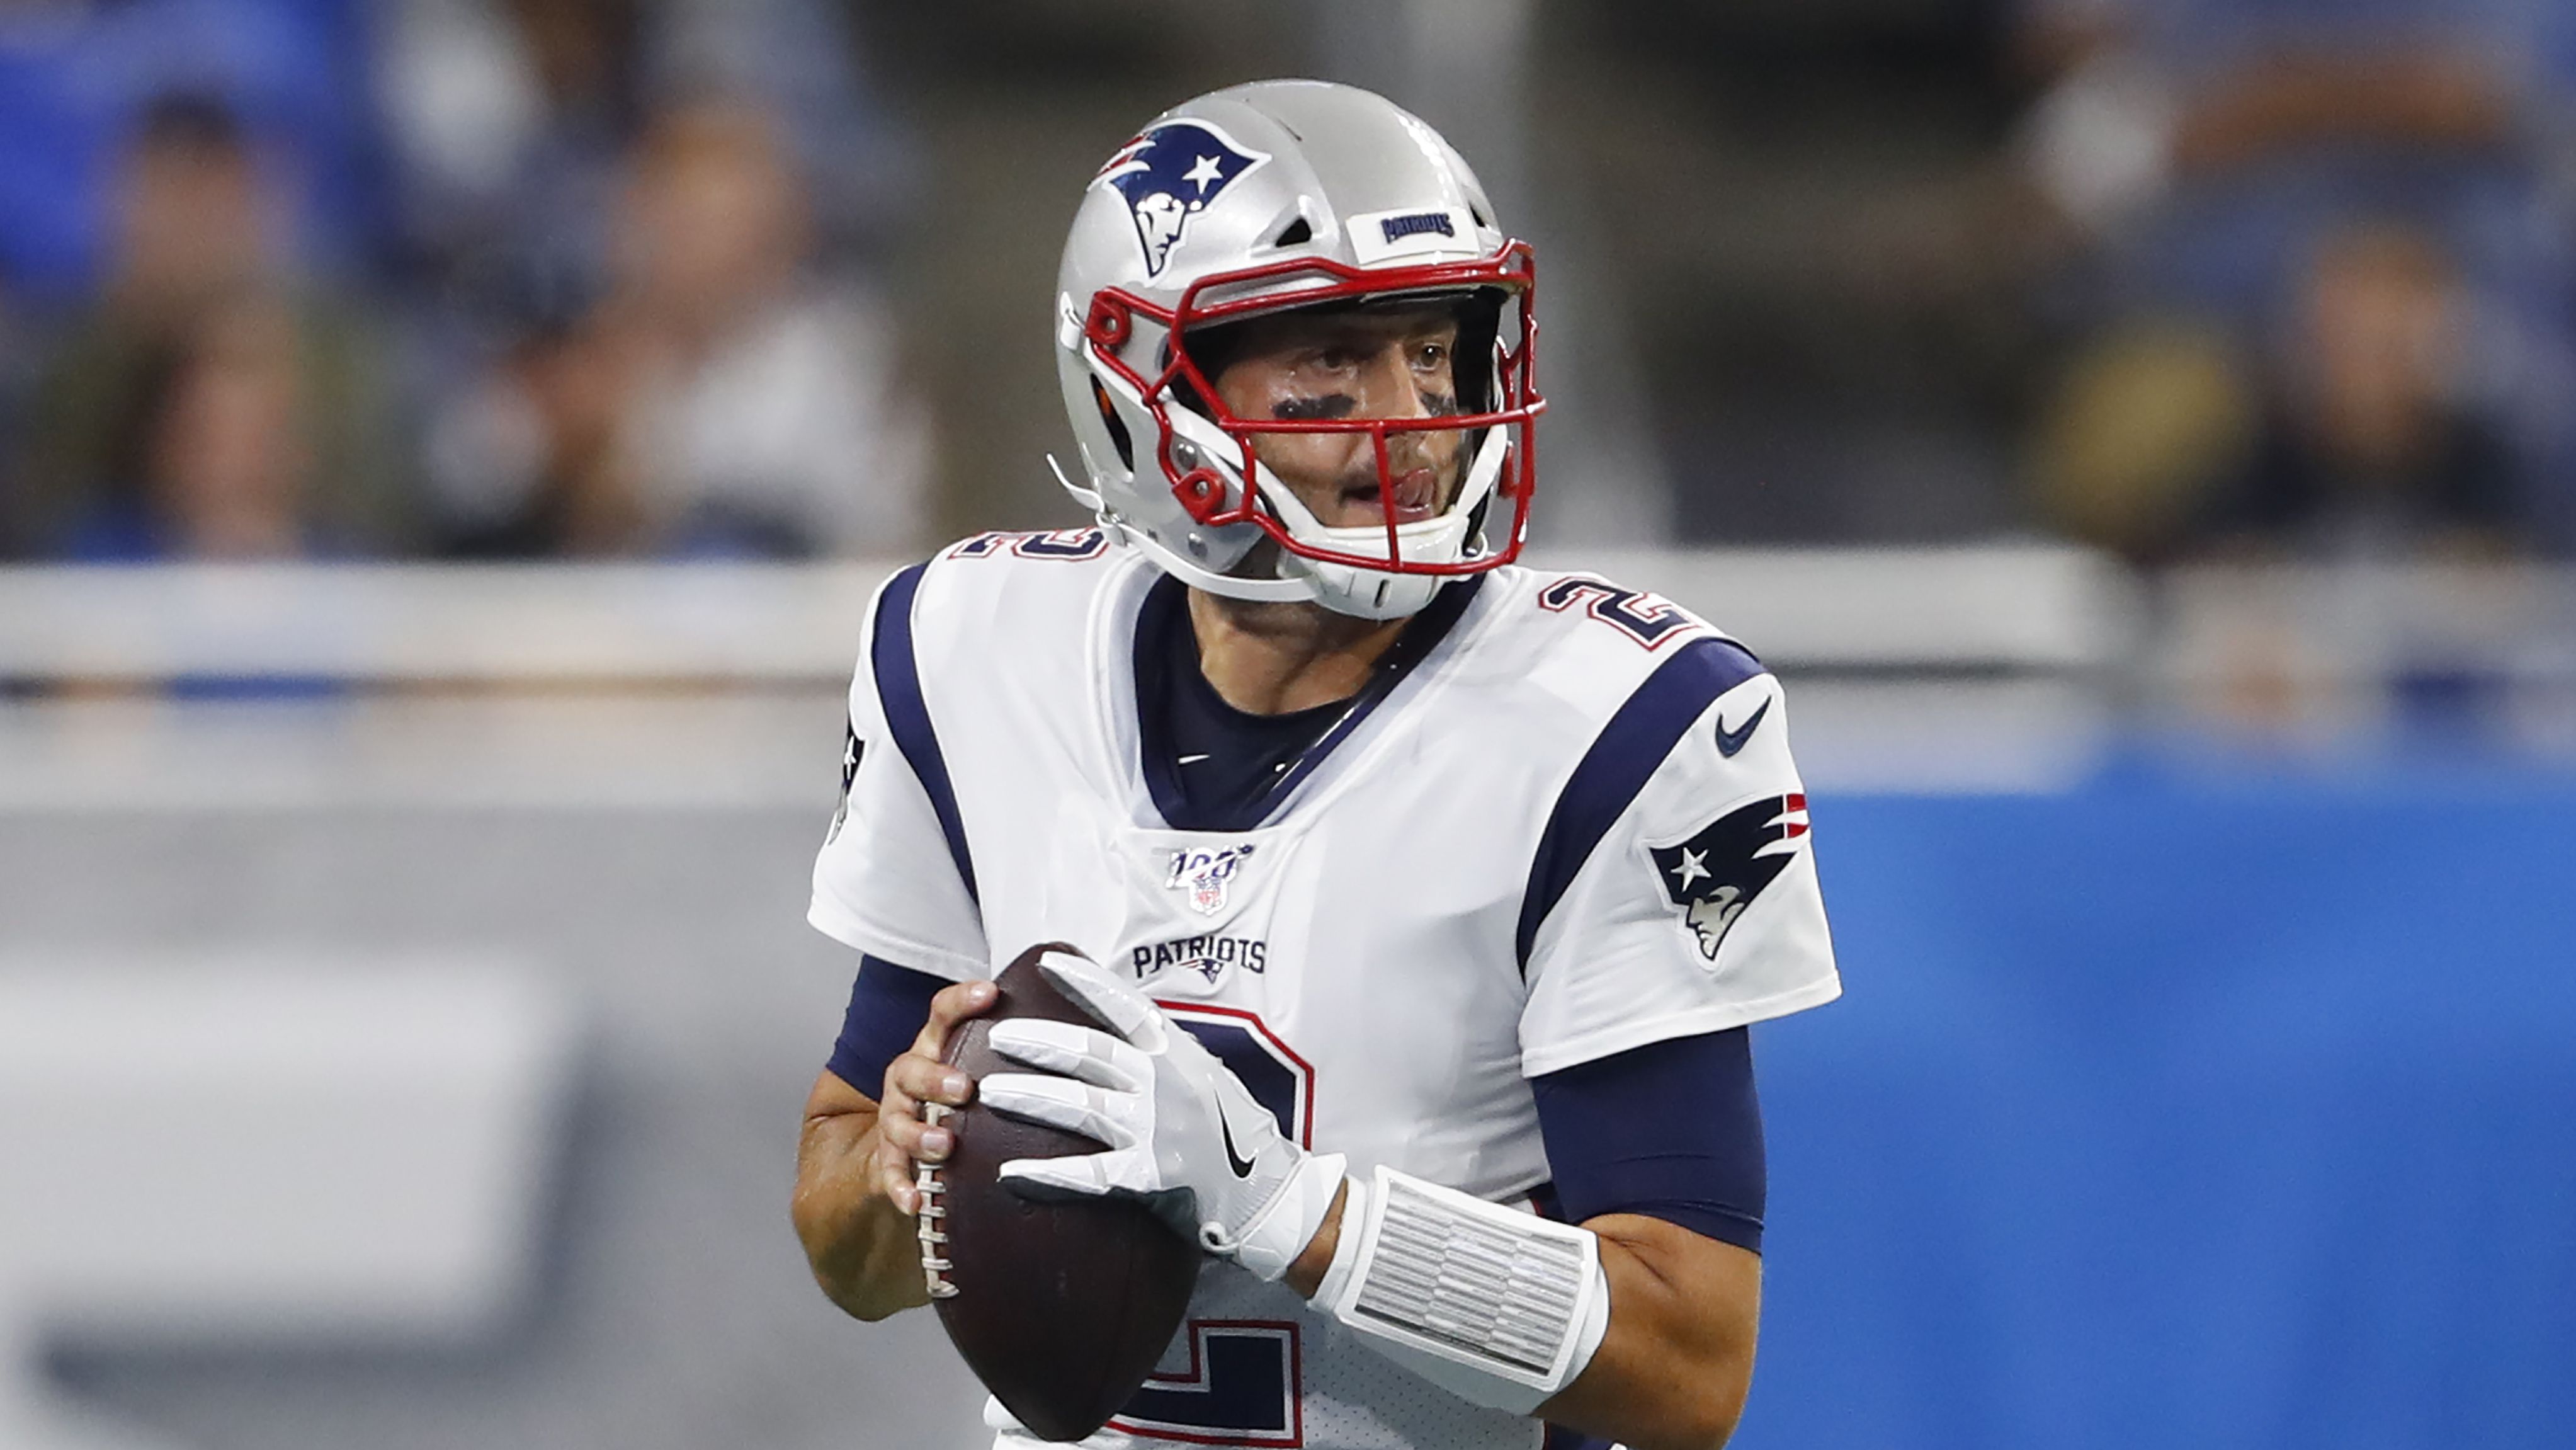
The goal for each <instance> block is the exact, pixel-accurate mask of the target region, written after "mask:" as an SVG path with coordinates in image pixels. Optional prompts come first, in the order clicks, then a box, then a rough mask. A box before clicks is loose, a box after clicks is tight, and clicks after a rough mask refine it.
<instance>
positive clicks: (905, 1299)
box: [790, 1112, 930, 1320]
mask: <svg viewBox="0 0 2576 1450" xmlns="http://www.w3.org/2000/svg"><path fill="white" fill-rule="evenodd" d="M876 1149H877V1133H876V1114H874V1113H873V1112H869V1113H855V1112H853V1113H833V1114H826V1115H816V1116H809V1117H808V1118H807V1119H806V1120H805V1130H804V1135H803V1138H802V1139H801V1140H800V1142H799V1144H798V1147H797V1154H796V1195H795V1199H794V1201H793V1204H792V1207H791V1210H790V1213H791V1216H792V1217H793V1218H794V1220H795V1223H796V1237H797V1238H798V1239H799V1240H800V1241H801V1242H802V1243H803V1244H804V1246H805V1260H806V1263H807V1264H808V1265H809V1266H810V1267H811V1268H812V1269H813V1271H814V1282H815V1283H817V1284H819V1285H821V1286H822V1289H823V1293H824V1295H825V1296H826V1297H828V1298H829V1299H830V1300H831V1301H832V1302H833V1303H835V1304H837V1305H839V1306H840V1307H841V1308H842V1309H843V1310H844V1311H845V1312H847V1313H849V1314H851V1315H854V1316H856V1317H858V1318H860V1319H870V1320H874V1319H883V1318H885V1317H886V1316H887V1315H889V1314H892V1313H894V1312H895V1311H897V1310H900V1309H909V1308H912V1307H913V1306H914V1305H917V1304H927V1303H929V1302H930V1296H929V1293H928V1291H927V1290H926V1289H925V1288H924V1286H923V1283H922V1277H921V1248H920V1242H919V1240H918V1238H917V1237H916V1225H915V1223H914V1221H913V1219H912V1218H911V1217H910V1216H909V1215H907V1214H906V1213H904V1212H903V1210H901V1209H899V1208H897V1207H895V1206H894V1204H892V1203H891V1202H889V1201H887V1199H886V1197H885V1196H884V1195H883V1194H882V1193H879V1192H878V1191H877V1190H876V1186H875V1181H874V1180H875V1175H874V1173H873V1171H872V1169H873V1165H874V1161H875V1157H876Z"/></svg>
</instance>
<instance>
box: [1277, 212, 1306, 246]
mask: <svg viewBox="0 0 2576 1450" xmlns="http://www.w3.org/2000/svg"><path fill="white" fill-rule="evenodd" d="M1314 239H1315V228H1314V227H1313V226H1312V225H1311V224H1309V223H1308V222H1307V220H1306V219H1305V218H1304V217H1302V216H1301V217H1299V218H1297V219H1296V220H1295V221H1293V222H1290V223H1289V224H1288V225H1287V226H1286V227H1285V228H1283V229H1282V230H1281V231H1280V233H1279V235H1277V236H1275V237H1272V238H1271V239H1270V245H1272V246H1274V247H1302V246H1304V245H1305V244H1306V243H1308V242H1311V241H1313V240H1314Z"/></svg>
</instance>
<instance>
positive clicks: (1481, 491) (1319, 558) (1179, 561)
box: [1056, 81, 1544, 619]
mask: <svg viewBox="0 0 2576 1450" xmlns="http://www.w3.org/2000/svg"><path fill="white" fill-rule="evenodd" d="M1534 282H1535V263H1534V261H1533V259H1532V256H1531V253H1530V249H1529V247H1528V246H1527V245H1526V244H1524V243H1521V242H1517V241H1512V240H1509V239H1507V238H1506V237H1505V236H1504V234H1503V233H1502V231H1501V230H1500V229H1499V228H1497V227H1496V226H1495V224H1494V219H1493V208H1492V206H1491V205H1490V204H1489V203H1488V202H1487V201H1486V199H1485V192H1484V188H1483V187H1481V186H1479V185H1478V184H1477V182H1476V177H1475V174H1474V173H1473V172H1471V171H1469V170H1468V169H1467V163H1466V162H1465V161H1463V160H1461V159H1460V158H1459V155H1458V153H1457V152H1456V151H1455V150H1453V149H1452V148H1451V147H1450V145H1449V143H1448V142H1446V141H1444V140H1442V139H1441V138H1440V136H1439V134H1438V133H1437V132H1435V131H1433V130H1432V129H1431V128H1430V127H1429V126H1427V125H1425V124H1423V123H1422V122H1421V121H1420V120H1418V119H1416V118H1415V117H1413V116H1411V115H1409V114H1407V113H1406V112H1404V111H1403V110H1401V109H1398V108H1397V107H1396V106H1395V105H1394V104H1392V103H1391V102H1389V101H1387V100H1385V99H1384V98H1382V97H1379V96H1376V95H1372V94H1370V93H1369V92H1367V91H1363V90H1356V89H1353V88H1352V87H1349V86H1341V85H1331V84H1327V83H1324V82H1321V81H1261V82H1256V83H1254V84H1251V85H1243V86H1236V87H1233V88H1231V89H1228V90H1222V91H1217V92H1214V93H1212V94H1210V95H1205V96H1201V97H1199V98H1198V99H1196V100H1192V101H1188V102H1184V103H1183V104H1181V105H1179V106H1176V107H1174V108H1173V109H1171V110H1169V111H1166V112H1164V113H1163V114H1162V115H1161V116H1159V117H1157V118H1155V120H1154V121H1153V122H1152V123H1151V124H1149V125H1147V126H1146V127H1145V129H1144V130H1143V131H1141V132H1139V133H1138V134H1137V135H1136V137H1135V138H1134V139H1133V140H1131V141H1129V142H1128V143H1127V144H1126V145H1124V146H1122V147H1120V148H1119V149H1118V151H1117V153H1116V154H1115V155H1113V156H1111V157H1110V158H1109V161H1108V163H1107V164H1106V165H1104V166H1102V167H1101V169H1100V174H1099V175H1098V176H1096V177H1094V178H1093V179H1092V182H1091V186H1090V188H1089V189H1088V191H1087V192H1086V193H1085V194H1084V196H1083V202H1082V209H1081V211H1080V212H1079V213H1078V214H1077V215H1076V216H1075V218H1074V223H1073V233H1072V235H1071V236H1070V237H1069V238H1067V239H1066V242H1065V248H1064V263H1063V266H1062V269H1061V270H1060V272H1059V274H1058V282H1057V294H1056V362H1057V373H1058V376H1059V378H1060V379H1061V381H1062V383H1063V386H1064V404H1065V411H1066V412H1067V414H1068V415H1069V416H1070V417H1071V418H1072V420H1073V431H1074V437H1075V439H1076V441H1077V443H1078V445H1079V449H1080V457H1081V461H1082V472H1083V475H1084V481H1083V482H1081V483H1076V482H1075V481H1074V480H1072V479H1070V478H1066V477H1065V475H1064V470H1063V468H1062V467H1061V466H1058V467H1057V470H1056V474H1057V478H1058V479H1059V480H1060V481H1062V482H1063V484H1064V486H1065V488H1066V490H1067V491H1068V492H1070V493H1071V494H1072V495H1073V496H1074V497H1075V498H1076V499H1078V500H1080V501H1081V503H1082V504H1083V505H1084V506H1085V507H1086V508H1088V509H1090V510H1091V511H1092V512H1093V513H1094V514H1096V515H1097V516H1098V518H1099V520H1100V524H1101V527H1102V528H1103V529H1104V530H1105V531H1107V533H1108V534H1109V536H1110V537H1111V538H1112V539H1116V540H1121V541H1124V542H1127V543H1132V544H1134V545H1135V546H1136V547H1137V548H1139V549H1142V550H1143V551H1144V552H1145V553H1146V554H1147V555H1148V556H1149V557H1151V558H1152V559H1153V560H1154V561H1155V562H1156V563H1157V564H1159V565H1161V566H1162V567H1163V568H1164V569H1165V570H1166V571H1168V572H1169V573H1171V574H1173V575H1175V576H1177V577H1179V578H1180V579H1181V580H1183V581H1184V582H1186V583H1188V584H1190V585H1193V586H1195V587H1197V588H1200V589H1205V590H1208V591H1210V592H1212V593H1217V594H1224V595H1230V596H1232V597H1235V598H1240V599H1263V600H1312V601H1314V602H1316V603H1319V604H1322V605H1324V606H1325V607H1327V608H1330V609H1333V610H1336V611H1338V612H1340V613H1343V614H1350V615H1356V616H1359V617H1362V618H1367V619H1397V618H1402V617H1404V616H1406V615H1410V614H1412V613H1414V612H1415V611H1417V610H1419V609H1421V608H1422V607H1423V606H1424V605H1425V604H1427V603H1429V602H1430V599H1431V597H1432V595H1433V594H1434V593H1435V592H1437V590H1438V589H1439V587H1440V585H1441V584H1442V583H1443V582H1444V581H1446V580H1448V579H1451V578H1454V577H1456V576H1459V575H1463V574H1473V573H1477V572H1480V571H1483V570H1486V569H1491V568H1494V567H1496V566H1498V565H1501V564H1505V563H1509V562H1510V561H1511V560H1512V559H1513V558H1514V557H1516V556H1517V555H1518V554H1519V552H1520V548H1521V541H1522V536H1523V534H1524V532H1525V529H1526V523H1527V516H1528V509H1529V499H1530V491H1531V487H1532V485H1533V483H1534V481H1535V468H1534V456H1533V453H1532V450H1531V437H1530V435H1531V430H1532V426H1533V423H1534V420H1535V419H1536V417H1537V415H1538V412H1539V410H1540V409H1541V408H1542V407H1543V406H1544V403H1543V402H1542V401H1541V399H1540V398H1539V395H1538V392H1537V390H1536V387H1535V385H1534V381H1533V378H1532V371H1533V368H1532V364H1533V354H1534V351H1535V343H1536V333H1537V328H1536V324H1535V322H1534V320H1533V318H1532V315H1531V292H1532V288H1533V285H1534ZM1372 305H1377V306H1387V305H1399V306H1445V307H1449V308H1451V309H1453V310H1454V312H1455V315H1456V317H1457V320H1458V328H1459V332H1458V341H1457V343H1456V346H1455V348H1454V349H1453V351H1452V355H1451V357H1452V361H1451V366H1452V368H1453V369H1454V373H1453V381H1454V383H1455V386H1456V389H1457V398H1456V405H1457V406H1456V410H1455V411H1454V412H1444V413H1441V414H1439V415H1437V416H1429V417H1423V416H1416V417H1406V418H1364V417H1349V416H1340V417H1328V418H1327V417H1301V418H1298V419H1295V420H1283V419H1277V418H1242V417H1237V416H1234V415H1233V413H1232V412H1230V411H1229V410H1228V409H1227V407H1226V405H1225V404H1224V403H1223V402H1222V401H1221V400H1220V398H1219V396H1218V390H1217V387H1216V385H1215V382H1214V379H1213V378H1212V377H1211V376H1210V371H1209V370H1208V369H1204V368H1202V366H1201V359H1200V358H1199V357H1198V356H1194V355H1193V349H1194V347H1197V346H1198V345H1199V344H1200V343H1201V342H1202V341H1204V340H1206V339H1208V338H1209V337H1210V336H1211V334H1212V333H1214V332H1215V330H1216V329H1219V328H1222V327H1225V326H1227V325H1229V324H1233V323H1237V322H1242V321H1245V320H1247V319H1250V318H1254V317H1261V316H1268V315H1271V314H1276V313H1280V312H1284V311H1287V310H1290V309H1305V308H1317V309H1344V308H1366V307H1370V306H1372ZM1318 432H1324V433H1330V432H1339V433H1345V434H1350V435H1355V436H1364V437H1366V438H1367V440H1368V443H1369V447H1370V449H1371V450H1372V451H1373V453H1374V455H1375V458H1376V469H1377V476H1378V489H1379V493H1378V500H1377V503H1378V512H1379V513H1380V515H1381V516H1382V521H1381V522H1378V523H1370V524H1362V525H1358V526H1345V527H1329V526H1327V525H1326V524H1325V523H1324V522H1322V521H1321V520H1319V519H1318V518H1317V517H1316V516H1315V513H1314V511H1313V510H1312V509H1310V508H1309V507H1307V505H1306V504H1305V503H1303V502H1301V501H1300V500H1299V498H1298V497H1297V495H1296V494H1295V493H1294V492H1293V491H1292V490H1291V489H1290V488H1289V487H1288V486H1287V485H1286V484H1285V483H1283V482H1282V481H1281V480H1280V478H1279V477H1278V476H1277V475H1275V474H1274V473H1273V472H1272V471H1271V470H1270V468H1269V467H1268V466H1267V465H1265V464H1264V463H1263V462H1262V460H1261V458H1260V457H1259V456H1257V454H1256V448H1255V445H1256V443H1257V441H1258V440H1260V439H1261V438H1262V437H1263V436H1264V435H1266V434H1287V433H1318ZM1434 432H1438V433H1452V434H1454V435H1455V436H1456V438H1457V440H1458V447H1457V450H1456V453H1455V458H1454V465H1455V466H1454V467H1453V468H1452V470H1451V471H1452V474H1453V477H1452V478H1450V479H1449V480H1447V481H1446V498H1445V500H1444V501H1442V502H1441V503H1440V505H1439V506H1438V507H1436V508H1434V509H1433V510H1431V512H1430V516H1428V517H1416V518H1412V519H1410V520H1404V519H1400V517H1399V510H1398V509H1397V508H1396V507H1395V498H1396V494H1395V492H1394V489H1395V484H1394V480H1393V477H1392V474H1391V472H1390V465H1389V461H1388V455H1389V440H1390V438H1391V437H1393V436H1395V435H1401V434H1404V433H1434ZM1399 441H1400V440H1399ZM1403 512H1410V513H1419V512H1421V511H1420V510H1419V509H1408V510H1404V511H1403ZM1265 543H1266V544H1268V545H1270V546H1271V547H1266V548H1265V547H1263V545H1265Z"/></svg>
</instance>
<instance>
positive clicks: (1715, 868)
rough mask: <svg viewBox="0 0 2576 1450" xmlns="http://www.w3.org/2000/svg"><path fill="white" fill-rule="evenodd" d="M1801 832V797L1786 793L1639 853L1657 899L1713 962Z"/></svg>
mask: <svg viewBox="0 0 2576 1450" xmlns="http://www.w3.org/2000/svg"><path fill="white" fill-rule="evenodd" d="M1806 834H1807V797H1806V795H1805V793H1803V792H1800V791H1791V792H1790V793H1788V794H1787V795H1772V796H1764V797H1762V798H1761V799H1760V800H1757V801H1755V802H1753V803H1752V804H1751V805H1747V806H1742V807H1739V808H1737V809H1735V810H1731V811H1728V812H1727V813H1726V814H1725V815H1722V816H1720V817H1718V818H1717V819H1716V820H1714V821H1711V822H1710V823H1709V824H1708V825H1706V826H1704V827H1702V828H1701V829H1700V830H1699V831H1698V832H1697V833H1695V834H1693V835H1691V836H1690V837H1688V838H1687V839H1684V840H1680V841H1675V842H1673V843H1672V844H1671V845H1669V846H1654V845H1649V846H1648V847H1647V848H1646V850H1647V854H1648V855H1650V856H1652V857H1654V860H1655V873H1656V876H1657V879H1659V880H1661V881H1662V882H1663V886H1664V895H1665V896H1666V897H1667V898H1668V899H1670V900H1671V902H1672V904H1673V906H1674V908H1675V909H1676V910H1678V911H1679V912H1680V913H1681V915H1682V920H1683V921H1684V922H1686V923H1688V924H1689V926H1690V929H1691V932H1692V934H1693V935H1695V936H1697V937H1698V938H1699V954H1700V955H1701V956H1703V957H1706V958H1708V959H1709V960H1710V961H1712V962H1714V961H1716V960H1717V948H1718V945H1719V944H1720V943H1722V942H1724V941H1725V940H1726V932H1727V928H1729V927H1732V926H1733V925H1735V921H1736V918H1738V917H1740V916H1742V915H1743V914H1744V908H1745V907H1747V906H1749V905H1751V904H1752V902H1753V898H1754V897H1755V896H1758V895H1760V894H1761V891H1762V888H1763V887H1765V886H1768V885H1770V884H1771V883H1772V882H1773V881H1774V880H1777V879H1778V878H1779V875H1780V873H1781V871H1783V870H1784V869H1786V868H1787V867H1788V865H1789V860H1790V858H1791V857H1793V856H1795V855H1797V854H1798V842H1799V840H1800V838H1802V837H1804V836H1805V835H1806Z"/></svg>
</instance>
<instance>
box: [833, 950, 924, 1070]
mask: <svg viewBox="0 0 2576 1450" xmlns="http://www.w3.org/2000/svg"><path fill="white" fill-rule="evenodd" d="M947 985H948V979H947V978H945V977H934V976H932V975H931V974H929V973H928V972H916V971H914V970H913V969H912V968H910V967H898V966H896V965H895V964H894V963H892V962H889V961H886V960H884V959H883V958H880V957H870V956H862V957H860V958H859V979H858V981H856V982H855V983H852V984H851V987H850V1010H849V1011H848V1012H846V1013H844V1014H842V1017H841V1040H840V1041H838V1042H835V1043H833V1044H832V1060H831V1061H830V1062H829V1063H827V1064H825V1065H826V1066H828V1067H830V1068H831V1070H832V1075H833V1076H834V1077H837V1078H839V1079H840V1080H841V1081H843V1082H845V1083H848V1084H849V1085H850V1086H852V1087H854V1088H857V1089H858V1090H859V1091H861V1092H863V1093H866V1094H867V1095H868V1096H869V1097H871V1098H873V1097H875V1096H876V1095H877V1094H879V1093H881V1092H884V1091H885V1074H886V1064H888V1063H890V1062H893V1061H894V1060H895V1059H896V1058H898V1057H901V1056H903V1053H904V1049H906V1048H908V1047H910V1046H912V1039H913V1038H915V1037H917V1036H919V1035H920V1033H921V1024H922V1023H924V1022H927V1021H929V1020H930V999H931V998H932V997H933V996H934V995H936V994H937V993H938V991H939V989H940V988H942V987H945V986H947Z"/></svg>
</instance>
